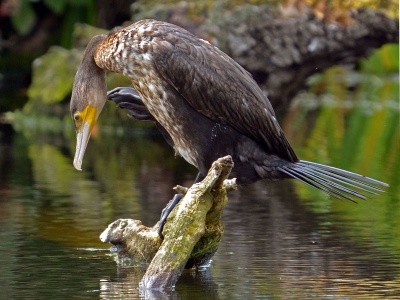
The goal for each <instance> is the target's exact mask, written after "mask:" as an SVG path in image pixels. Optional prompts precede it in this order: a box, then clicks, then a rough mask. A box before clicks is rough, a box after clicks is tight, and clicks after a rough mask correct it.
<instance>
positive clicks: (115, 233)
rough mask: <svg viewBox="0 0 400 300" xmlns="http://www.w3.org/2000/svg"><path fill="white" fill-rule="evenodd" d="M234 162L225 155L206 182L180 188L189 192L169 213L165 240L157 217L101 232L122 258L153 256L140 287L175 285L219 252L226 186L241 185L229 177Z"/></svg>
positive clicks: (120, 222) (115, 225)
mask: <svg viewBox="0 0 400 300" xmlns="http://www.w3.org/2000/svg"><path fill="white" fill-rule="evenodd" d="M232 167H233V161H232V158H231V157H230V156H226V157H223V158H220V159H218V160H217V161H215V162H214V163H213V165H212V167H211V169H210V171H209V172H208V174H207V176H206V177H205V178H204V180H203V181H202V182H200V183H197V184H194V185H193V186H192V187H191V188H190V189H187V190H186V189H185V188H183V187H179V186H178V187H176V188H175V189H176V190H178V191H179V192H182V193H185V197H184V198H183V199H182V200H181V201H180V202H179V204H178V205H177V206H176V207H175V208H174V210H173V211H172V212H171V214H170V216H169V217H168V220H167V222H166V224H165V227H164V231H163V234H164V240H161V239H160V238H159V236H158V235H157V229H158V223H157V224H156V225H155V226H154V227H152V228H148V227H146V226H144V225H142V223H141V222H140V221H137V220H130V219H121V220H117V221H115V222H113V223H112V224H110V225H109V226H108V228H107V229H106V230H105V231H104V232H103V233H102V234H101V236H100V239H101V240H102V241H103V242H110V243H112V244H114V245H115V246H116V247H117V252H118V255H119V258H120V259H125V258H127V257H128V258H129V259H132V260H133V261H134V262H135V263H136V264H137V263H140V264H141V263H148V262H150V261H151V263H150V265H149V267H148V269H147V271H146V274H145V275H144V277H143V279H142V280H141V283H140V286H141V288H143V289H168V288H172V287H173V286H174V285H175V283H176V281H177V280H178V278H179V276H180V274H181V272H182V270H183V269H184V268H185V267H186V268H190V267H193V266H200V265H203V264H205V263H206V262H207V261H209V260H210V258H211V257H212V256H213V255H214V253H215V252H216V251H217V248H218V245H219V242H220V240H221V238H222V234H223V231H224V226H223V225H222V223H221V214H222V210H223V208H224V207H225V205H226V203H227V201H228V198H227V192H228V191H230V190H232V189H236V183H235V180H226V179H227V178H228V176H229V174H230V171H231V169H232Z"/></svg>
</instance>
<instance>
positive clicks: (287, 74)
mask: <svg viewBox="0 0 400 300" xmlns="http://www.w3.org/2000/svg"><path fill="white" fill-rule="evenodd" d="M344 13H346V14H347V15H346V18H345V20H340V19H338V20H333V21H332V20H327V18H318V17H317V16H316V15H315V14H314V13H313V11H312V10H311V9H310V8H309V7H304V8H303V10H300V9H299V10H297V11H294V12H292V13H291V14H286V15H285V14H284V13H282V12H277V11H274V10H273V9H271V8H270V7H269V6H265V5H261V6H245V7H242V8H240V9H235V10H234V11H233V12H231V13H229V14H228V13H223V14H217V13H216V14H215V15H214V17H211V20H210V21H211V22H209V24H210V25H208V26H207V29H206V30H207V31H208V32H210V33H211V35H213V36H214V38H215V42H216V44H217V46H218V47H220V48H221V49H222V50H223V51H225V52H226V53H227V54H228V55H230V56H231V57H232V58H233V59H234V60H236V61H237V62H238V63H240V64H241V65H242V66H244V67H245V68H246V69H247V70H248V71H250V72H251V73H252V74H253V76H254V78H255V79H256V81H257V82H258V84H259V85H260V87H261V88H262V89H263V90H265V91H266V92H267V93H268V97H269V98H270V101H271V103H272V104H273V106H274V108H275V110H285V109H287V108H288V104H289V103H290V100H291V99H292V98H293V97H294V96H295V95H296V94H297V93H298V92H299V91H300V90H301V89H303V88H304V87H305V83H306V80H307V78H308V77H309V76H310V75H312V74H315V73H320V72H322V71H323V70H325V69H327V68H329V67H331V66H334V65H338V64H346V65H353V64H355V63H356V62H357V61H358V60H359V59H360V58H361V57H365V56H367V55H369V54H371V52H372V51H373V50H374V49H377V48H379V47H380V46H382V45H383V44H386V43H398V42H399V21H398V20H394V19H391V18H389V17H387V16H385V15H384V14H382V13H380V12H378V11H373V10H370V9H358V10H353V11H347V12H344Z"/></svg>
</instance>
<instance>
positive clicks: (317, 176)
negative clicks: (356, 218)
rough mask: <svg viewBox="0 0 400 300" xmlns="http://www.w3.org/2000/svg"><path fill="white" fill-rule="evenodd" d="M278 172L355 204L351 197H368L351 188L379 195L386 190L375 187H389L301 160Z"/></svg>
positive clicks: (349, 173) (353, 174) (373, 180)
mask: <svg viewBox="0 0 400 300" xmlns="http://www.w3.org/2000/svg"><path fill="white" fill-rule="evenodd" d="M278 170H279V171H281V172H283V173H285V174H287V175H289V176H290V177H293V178H296V179H298V180H300V181H301V182H304V183H305V184H308V185H310V186H312V187H314V188H316V189H319V190H322V191H324V192H325V193H327V194H329V195H331V196H332V197H335V198H339V199H347V200H350V201H353V202H356V201H355V200H354V199H353V198H352V197H351V196H355V197H357V198H360V199H366V198H367V197H366V196H365V195H363V194H361V193H360V192H357V191H355V190H353V189H351V188H350V187H354V188H356V189H357V190H361V191H364V192H366V193H369V194H373V195H377V194H378V192H384V190H383V189H381V188H378V187H376V186H375V185H379V186H385V187H387V186H389V185H388V184H386V183H384V182H381V181H378V180H375V179H372V178H368V177H365V176H362V175H360V174H356V173H352V172H349V171H345V170H342V169H338V168H334V167H330V166H326V165H321V164H317V163H314V162H309V161H304V160H300V161H299V162H296V163H294V164H290V165H287V166H284V167H279V168H278Z"/></svg>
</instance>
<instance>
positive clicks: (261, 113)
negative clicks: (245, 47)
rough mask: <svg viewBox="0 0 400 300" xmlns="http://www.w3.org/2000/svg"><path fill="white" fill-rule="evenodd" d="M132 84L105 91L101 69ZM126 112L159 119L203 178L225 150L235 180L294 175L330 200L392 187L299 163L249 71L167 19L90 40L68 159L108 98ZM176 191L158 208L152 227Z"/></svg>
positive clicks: (78, 161) (77, 85) (74, 99)
mask: <svg viewBox="0 0 400 300" xmlns="http://www.w3.org/2000/svg"><path fill="white" fill-rule="evenodd" d="M107 71H111V72H116V73H122V74H123V75H125V76H126V77H128V78H129V79H130V80H131V82H132V87H129V88H117V89H115V90H112V91H110V92H109V93H108V95H107V84H106V72H107ZM107 98H110V99H111V100H114V102H116V103H117V105H118V106H119V107H121V108H124V109H127V110H128V111H129V112H130V115H131V117H133V118H135V119H138V120H148V121H153V122H155V124H156V126H157V128H158V129H159V130H160V132H161V134H162V135H163V136H164V138H165V139H166V141H167V142H168V144H169V145H171V146H172V147H173V148H174V150H175V153H176V154H177V155H180V156H182V157H183V158H184V159H185V160H186V161H187V162H188V163H190V164H192V165H194V166H195V167H196V168H197V169H198V171H199V173H198V175H197V177H196V179H195V182H199V181H201V180H202V179H203V178H204V177H205V175H206V174H207V171H208V169H209V168H210V167H211V164H212V163H213V162H214V161H215V160H216V159H218V158H220V157H223V156H226V155H231V157H232V159H233V161H234V167H233V169H232V172H231V177H232V178H236V180H237V183H238V185H247V184H252V183H254V182H257V181H259V180H263V179H271V180H275V179H285V178H294V179H297V180H299V181H301V182H303V183H305V184H307V185H310V186H312V187H314V188H316V189H319V190H322V191H323V192H325V193H327V194H329V195H330V196H332V197H335V198H339V199H347V200H350V201H356V199H357V198H358V199H366V198H367V196H366V194H378V193H379V192H384V190H383V189H382V188H381V187H387V186H388V184H386V183H384V182H381V181H378V180H375V179H372V178H369V177H366V176H363V175H360V174H356V173H353V172H350V171H346V170H342V169H339V168H335V167H331V166H327V165H323V164H319V163H316V162H310V161H304V160H300V159H299V158H298V157H297V155H296V154H295V152H294V150H293V148H292V147H291V145H290V143H289V141H288V140H287V138H286V136H285V134H284V132H283V130H282V129H281V127H280V125H279V123H278V121H277V118H276V115H275V112H274V109H273V107H272V105H271V103H270V101H269V99H268V97H267V96H266V95H265V94H264V93H263V92H262V90H261V89H260V87H259V86H258V84H257V83H256V82H255V80H254V79H253V77H252V75H251V74H250V73H249V72H247V71H246V70H245V69H244V68H243V67H241V66H240V65H239V64H238V63H237V62H236V61H234V60H233V59H232V58H231V57H229V56H228V55H227V54H225V53H224V52H223V51H221V50H220V49H218V48H217V47H216V46H214V45H212V44H211V43H209V42H208V41H205V40H203V39H200V38H198V37H196V36H195V35H193V34H191V33H190V32H188V31H187V30H185V29H183V28H181V27H179V26H177V25H173V24H170V23H167V22H162V21H157V20H151V19H146V20H141V21H138V22H135V23H133V24H131V25H129V26H127V27H125V28H122V29H119V30H116V31H113V32H111V33H110V34H108V35H97V36H94V37H93V38H92V39H91V41H90V42H89V44H88V45H87V47H86V49H85V52H84V55H83V58H82V61H81V64H80V66H79V68H78V71H77V73H76V76H75V81H74V85H73V89H72V95H71V102H70V110H71V116H72V120H73V123H74V126H75V130H76V134H77V143H76V152H75V157H74V161H73V165H74V167H75V168H76V169H77V170H81V168H82V161H83V157H84V154H85V150H86V147H87V144H88V141H89V138H90V134H91V132H92V130H93V128H94V126H95V125H96V122H97V119H98V117H99V114H100V112H101V110H102V108H103V107H104V105H105V103H106V102H107ZM181 198H182V195H180V194H177V195H175V196H174V198H173V199H172V201H171V202H170V203H169V205H168V206H167V207H166V208H165V209H164V210H163V212H162V214H161V219H160V225H159V230H158V233H159V235H160V237H163V235H162V230H163V226H164V224H165V221H166V219H167V217H168V215H169V213H170V211H171V210H172V209H173V207H174V206H175V205H176V203H178V202H179V200H180V199H181Z"/></svg>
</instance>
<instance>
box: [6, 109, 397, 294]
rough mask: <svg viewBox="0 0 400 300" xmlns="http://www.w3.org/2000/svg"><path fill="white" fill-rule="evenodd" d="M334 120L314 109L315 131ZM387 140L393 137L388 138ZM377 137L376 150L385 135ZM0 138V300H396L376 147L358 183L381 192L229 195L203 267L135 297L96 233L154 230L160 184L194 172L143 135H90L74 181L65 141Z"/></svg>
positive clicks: (288, 189)
mask: <svg viewBox="0 0 400 300" xmlns="http://www.w3.org/2000/svg"><path fill="white" fill-rule="evenodd" d="M337 113H338V112H337V111H336V112H332V111H331V112H329V113H327V112H325V113H324V115H325V116H326V118H327V119H321V118H322V117H320V116H319V118H320V119H318V118H317V121H318V120H319V121H318V122H319V123H320V125H321V123H323V121H327V120H328V121H327V122H326V123H325V125H324V126H322V128H327V127H329V126H326V124H330V123H329V122H331V121H329V120H333V119H334V118H333V117H337ZM332 118H333V119H332ZM363 120H364V119H363ZM307 121H308V120H307ZM318 130H321V129H320V128H319V129H318ZM371 130H372V129H371ZM285 131H287V132H289V134H290V133H291V130H290V128H289V129H288V128H285ZM309 133H310V135H311V136H313V137H314V139H316V140H318V141H319V142H320V143H321V145H320V147H318V149H331V148H329V147H330V146H325V145H326V143H327V144H328V145H329V140H330V137H329V136H328V137H327V136H326V135H323V134H322V136H321V131H318V132H317V133H316V132H315V131H311V132H309ZM313 133H314V134H313ZM340 134H341V136H342V138H344V137H346V133H340ZM391 134H392V135H393V136H394V138H393V137H392V140H395V139H396V136H397V135H398V133H396V134H397V135H396V134H393V133H391ZM389 136H390V135H389ZM304 138H305V137H304ZM336 139H337V137H332V140H333V144H334V148H335V147H336V148H335V149H337V147H338V143H337V142H335V141H337V140H336ZM380 139H381V140H380V141H386V142H385V145H387V143H388V142H387V139H388V137H387V136H386V137H383V138H380ZM1 141H2V143H1V146H0V155H1V156H0V166H1V169H0V239H1V241H2V243H0V266H1V267H0V268H1V271H0V290H1V297H3V298H4V299H67V298H82V299H91V298H93V299H98V298H99V297H100V298H101V299H115V298H118V299H140V298H144V299H164V298H165V299H186V298H190V299H252V298H272V299H275V298H278V299H290V298H292V299H295V298H300V299H303V298H311V297H313V298H317V299H320V298H328V297H329V298H333V299H348V298H362V299H382V298H394V299H395V298H396V297H398V295H399V294H400V245H399V240H400V239H399V234H400V233H399V232H400V218H399V217H398V216H399V195H398V193H397V191H398V190H399V184H398V182H397V181H398V180H397V179H396V177H395V174H397V173H396V172H397V171H396V170H397V168H395V167H394V166H396V164H397V161H398V160H399V157H398V153H397V156H394V152H393V150H392V149H387V150H386V152H384V151H383V150H381V149H380V148H379V151H378V152H379V153H381V156H379V157H377V156H376V155H377V154H376V153H372V154H373V156H372V157H373V160H374V163H373V170H372V171H373V173H368V172H369V171H368V170H369V169H368V168H366V171H367V175H370V176H373V177H376V178H377V179H381V180H389V181H390V184H391V188H390V189H389V190H388V191H387V193H386V194H384V195H382V196H380V197H377V198H374V199H370V200H368V201H365V202H361V203H360V204H358V205H356V204H353V203H349V202H345V201H338V200H334V199H331V198H329V197H327V196H326V195H324V194H322V193H320V192H318V191H314V190H311V189H308V187H305V186H304V185H301V184H297V183H295V182H293V181H280V182H259V183H257V184H254V185H252V186H249V187H243V188H241V189H240V190H238V191H236V192H233V193H231V194H230V197H229V204H228V205H227V207H226V209H225V211H224V224H225V226H226V231H225V235H224V237H223V240H222V243H221V245H220V248H219V250H218V252H217V253H216V255H215V257H214V258H213V263H212V266H211V267H210V268H208V269H204V270H200V271H195V270H189V271H186V272H185V273H184V274H183V275H182V277H181V278H180V280H179V281H178V284H177V287H176V290H175V291H170V292H165V293H160V292H146V293H144V294H141V293H140V291H139V290H138V289H137V286H138V283H139V281H140V279H141V276H142V274H143V270H141V269H138V268H133V267H129V268H128V267H126V268H122V267H117V266H116V264H115V262H114V260H113V257H112V256H110V254H109V251H108V247H109V245H105V244H102V243H101V242H100V240H99V239H98V236H99V234H100V233H101V232H102V230H103V229H104V228H105V227H106V226H107V225H108V224H109V223H110V222H112V221H114V220H116V219H118V218H135V219H140V220H142V221H143V223H144V224H146V225H152V224H154V223H155V222H156V221H157V220H158V218H159V214H160V211H161V209H162V208H163V207H164V205H165V202H166V201H167V200H168V199H170V197H171V195H172V194H173V191H172V190H171V187H172V186H174V185H175V184H177V183H180V184H185V185H189V184H190V182H191V180H193V178H194V176H195V173H196V172H195V170H194V169H192V168H190V167H188V165H187V164H186V163H185V162H183V161H182V160H180V159H175V158H174V157H173V152H172V150H171V149H170V148H169V147H168V146H167V145H166V144H165V143H164V141H163V139H162V138H161V137H160V136H157V135H154V133H153V132H147V133H145V134H140V135H133V136H131V137H126V138H125V139H114V140H112V139H110V138H109V137H108V136H107V135H104V136H101V138H97V139H96V138H94V139H93V140H91V144H90V146H89V148H88V150H87V156H86V158H85V159H86V161H85V162H84V163H85V165H84V171H83V172H77V171H75V169H74V168H73V167H72V156H73V150H74V149H73V143H70V142H69V141H68V140H67V139H64V138H62V137H60V136H58V137H53V136H42V135H35V136H29V135H22V134H20V133H14V132H13V131H12V129H11V128H10V127H7V128H2V130H1ZM294 141H295V145H294V146H295V147H296V148H297V149H299V148H300V152H303V154H306V155H309V154H307V153H309V152H310V151H311V150H310V149H313V147H316V146H315V144H314V143H311V145H308V146H307V147H304V148H301V146H302V145H304V144H305V142H304V140H300V139H299V138H298V137H297V136H296V137H295V138H294ZM391 142H392V143H393V145H394V144H395V142H393V141H391ZM325 147H326V148H325ZM343 147H344V148H345V147H346V145H345V146H343ZM302 149H303V151H302ZM329 151H330V150H329ZM338 151H340V150H338ZM311 152H312V151H311ZM350 152H351V151H350ZM366 153H368V155H365V153H361V154H358V153H353V154H352V153H350V154H349V153H346V154H341V155H342V156H341V157H342V158H340V157H339V158H336V159H337V160H338V163H339V164H340V161H341V160H342V159H343V157H344V158H345V161H349V160H351V156H352V155H353V158H354V157H356V159H355V160H356V161H357V163H356V164H355V165H352V169H353V170H354V171H360V169H357V166H358V167H359V168H361V169H365V166H364V164H363V163H362V162H363V160H362V159H361V158H360V157H365V156H366V157H367V158H368V157H370V156H369V155H370V153H369V150H368V151H366ZM382 153H386V154H385V155H383V154H382ZM313 155H314V156H315V157H314V159H316V160H318V161H321V162H326V161H324V160H327V159H335V158H334V157H335V156H333V158H332V157H331V156H328V155H326V153H325V152H322V154H321V153H319V152H318V151H317V152H314V153H313ZM367 161H368V159H367ZM364 162H365V160H364ZM335 164H336V162H335ZM389 165H393V166H391V167H389V168H387V166H389ZM127 166H129V167H127ZM339 166H340V165H339ZM341 167H345V166H341ZM368 167H371V166H370V165H369V166H368Z"/></svg>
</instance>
